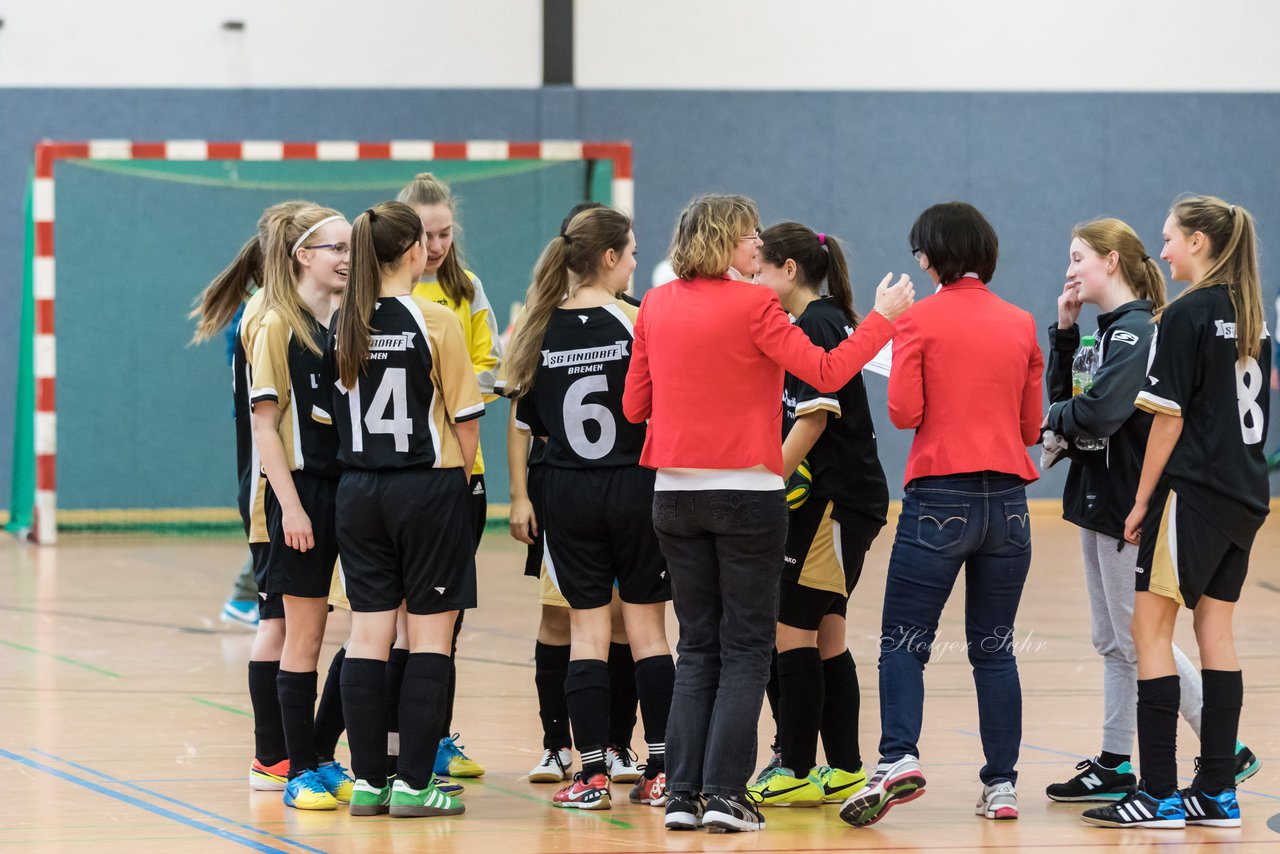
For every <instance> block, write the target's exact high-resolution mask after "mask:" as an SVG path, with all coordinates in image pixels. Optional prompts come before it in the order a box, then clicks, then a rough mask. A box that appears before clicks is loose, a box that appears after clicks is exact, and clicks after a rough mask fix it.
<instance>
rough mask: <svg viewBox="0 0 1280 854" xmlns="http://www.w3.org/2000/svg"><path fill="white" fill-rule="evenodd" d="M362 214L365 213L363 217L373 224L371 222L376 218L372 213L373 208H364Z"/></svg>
mask: <svg viewBox="0 0 1280 854" xmlns="http://www.w3.org/2000/svg"><path fill="white" fill-rule="evenodd" d="M364 213H365V216H367V217H369V221H370V222H373V220H374V219H375V218H376V217H377V214H375V213H374V212H373V208H365V209H364Z"/></svg>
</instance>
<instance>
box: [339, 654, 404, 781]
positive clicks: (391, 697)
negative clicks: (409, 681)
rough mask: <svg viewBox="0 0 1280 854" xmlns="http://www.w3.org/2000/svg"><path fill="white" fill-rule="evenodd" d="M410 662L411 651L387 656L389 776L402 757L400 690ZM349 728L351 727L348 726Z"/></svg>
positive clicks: (383, 748) (386, 747)
mask: <svg viewBox="0 0 1280 854" xmlns="http://www.w3.org/2000/svg"><path fill="white" fill-rule="evenodd" d="M408 660H409V650H407V649H394V648H393V649H392V650H391V654H390V655H388V656H387V670H386V687H385V689H384V690H385V691H386V695H387V698H386V705H385V706H384V708H385V709H386V712H384V714H385V715H386V716H387V738H388V742H387V743H386V744H384V745H382V750H383V753H384V755H385V756H386V757H387V768H386V771H387V774H394V773H396V761H397V758H398V757H399V756H400V688H401V686H402V685H403V684H404V666H405V662H407V661H408ZM348 726H349V725H348Z"/></svg>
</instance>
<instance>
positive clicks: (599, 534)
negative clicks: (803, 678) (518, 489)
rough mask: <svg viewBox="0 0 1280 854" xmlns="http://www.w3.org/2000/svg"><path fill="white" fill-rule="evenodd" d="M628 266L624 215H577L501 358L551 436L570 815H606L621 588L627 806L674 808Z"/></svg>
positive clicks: (662, 572)
mask: <svg viewBox="0 0 1280 854" xmlns="http://www.w3.org/2000/svg"><path fill="white" fill-rule="evenodd" d="M634 269H635V237H634V235H633V234H632V231H631V221H630V219H629V218H628V217H626V216H625V215H623V214H621V213H619V212H617V211H615V210H612V209H609V208H598V209H593V210H587V211H583V212H582V213H579V214H578V215H577V216H575V217H574V218H573V219H572V220H571V221H570V222H569V224H568V227H567V228H566V229H565V230H564V232H563V233H561V234H560V235H559V236H558V237H556V238H555V239H554V240H552V241H551V243H550V244H549V245H548V246H547V248H546V250H544V252H543V254H542V257H541V258H540V259H539V260H538V265H537V268H536V269H535V271H534V283H533V285H532V287H530V289H529V296H528V299H527V301H526V307H525V313H524V316H523V319H522V322H521V328H520V330H519V331H518V332H517V334H516V335H515V337H514V340H513V341H512V345H511V351H510V354H509V358H508V362H507V389H508V393H509V394H510V395H511V396H513V397H515V398H516V399H517V400H518V404H517V409H516V419H517V426H518V427H520V429H522V430H523V431H525V432H527V433H530V434H532V435H534V436H539V437H546V438H547V448H546V458H545V460H544V463H543V469H544V470H543V473H542V477H543V483H542V502H541V503H542V518H541V520H540V521H541V526H542V528H543V537H544V559H545V561H546V565H547V572H548V575H549V576H550V577H551V579H552V580H553V581H554V583H555V585H556V587H557V588H558V589H559V591H560V593H561V594H562V595H563V596H564V598H565V599H566V601H568V603H569V607H570V609H571V611H570V617H569V619H570V634H571V638H572V640H571V649H570V661H569V667H568V673H567V676H566V679H565V692H566V695H567V699H568V706H569V718H570V721H571V722H572V725H573V731H574V736H575V739H576V741H577V746H578V751H579V753H580V754H581V756H582V771H581V772H580V773H578V774H576V775H575V776H574V779H573V782H571V783H570V784H569V785H568V786H565V787H564V788H563V789H561V790H560V791H558V792H557V793H556V794H555V796H554V797H553V799H552V802H553V803H554V804H555V805H556V806H560V807H569V808H576V809H609V808H610V806H611V802H610V794H609V777H608V775H607V767H608V766H607V763H606V758H605V750H606V746H607V743H606V739H607V737H608V728H609V693H610V692H609V667H608V664H606V659H607V656H608V652H609V643H610V635H611V631H610V628H611V621H610V609H609V603H610V600H611V599H612V597H613V589H614V582H615V580H616V582H617V585H618V592H619V595H620V597H621V599H622V603H623V604H622V610H623V618H624V621H625V623H626V627H627V634H628V636H629V637H630V639H631V647H632V649H633V651H634V655H635V658H636V684H637V693H638V694H639V697H640V709H641V715H642V717H643V719H644V727H645V741H646V743H647V745H648V749H649V757H648V763H647V765H646V768H645V773H644V775H643V776H642V777H641V778H640V779H639V780H637V781H636V784H635V786H634V787H633V789H632V791H631V800H632V801H633V802H635V803H645V804H651V805H654V806H660V805H663V804H664V803H665V801H666V788H665V783H666V774H665V747H666V745H665V741H666V737H665V732H666V725H667V714H668V712H669V710H670V707H671V691H672V686H673V684H674V678H675V667H674V664H673V662H672V659H671V652H670V649H669V647H668V646H667V639H666V630H665V626H664V616H665V603H666V602H667V601H668V600H669V599H670V598H671V587H670V582H669V581H668V579H667V577H666V564H665V561H664V560H663V558H662V555H661V552H660V551H659V548H658V541H657V536H656V535H655V534H654V531H653V524H652V520H651V518H652V517H651V506H652V501H653V482H654V473H653V472H652V471H650V470H648V469H643V468H641V467H640V466H639V459H640V451H641V448H642V447H643V444H644V437H645V428H644V425H635V424H631V423H630V422H628V421H627V419H626V418H625V417H624V416H623V414H622V392H623V383H624V381H625V378H626V373H627V368H628V365H629V364H630V347H631V341H632V335H633V332H632V330H633V321H634V317H635V312H634V308H632V307H631V306H628V305H626V304H624V303H622V302H620V301H618V299H617V294H618V293H619V291H621V290H623V289H624V288H625V284H626V281H627V279H628V278H629V277H630V276H631V273H632V271H633V270H634ZM566 295H567V296H566Z"/></svg>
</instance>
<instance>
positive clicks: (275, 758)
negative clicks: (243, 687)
mask: <svg viewBox="0 0 1280 854" xmlns="http://www.w3.org/2000/svg"><path fill="white" fill-rule="evenodd" d="M279 674H280V662H278V661H250V662H249V702H250V703H252V704H253V755H254V758H256V759H257V760H258V761H259V762H260V763H262V764H263V765H266V766H268V767H270V766H272V765H275V764H276V763H278V762H282V761H283V760H285V759H288V758H289V748H288V747H286V746H285V741H284V718H283V717H281V715H280V689H279V687H277V685H276V680H277V678H278V677H279Z"/></svg>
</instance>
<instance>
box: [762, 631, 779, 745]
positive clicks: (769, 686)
mask: <svg viewBox="0 0 1280 854" xmlns="http://www.w3.org/2000/svg"><path fill="white" fill-rule="evenodd" d="M764 695H765V697H767V698H768V699H769V716H770V717H771V718H773V742H774V745H777V743H778V650H777V648H776V647H775V648H774V649H772V650H770V652H769V681H768V682H766V683H765V686H764Z"/></svg>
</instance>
